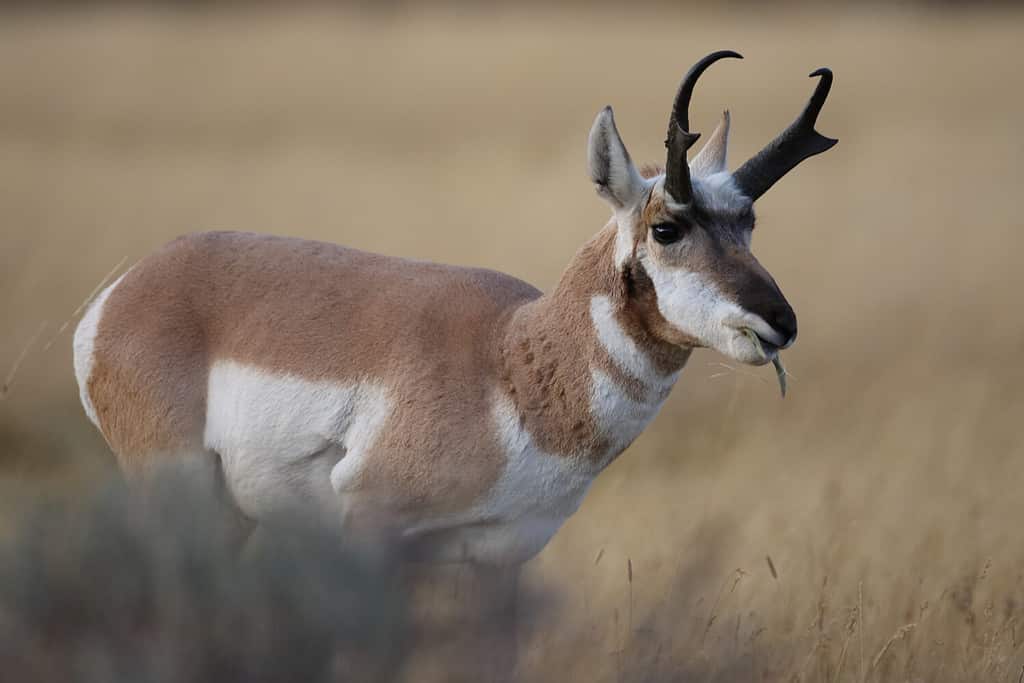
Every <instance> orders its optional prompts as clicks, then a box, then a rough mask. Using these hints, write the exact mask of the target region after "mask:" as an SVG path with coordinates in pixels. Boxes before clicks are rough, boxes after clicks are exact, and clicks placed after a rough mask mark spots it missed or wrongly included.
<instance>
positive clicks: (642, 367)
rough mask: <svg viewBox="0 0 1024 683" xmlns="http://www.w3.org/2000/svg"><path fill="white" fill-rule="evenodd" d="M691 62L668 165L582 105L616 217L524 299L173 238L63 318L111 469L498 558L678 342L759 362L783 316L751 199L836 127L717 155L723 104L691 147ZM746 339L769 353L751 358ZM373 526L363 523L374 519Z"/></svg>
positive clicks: (594, 468) (668, 381)
mask: <svg viewBox="0 0 1024 683" xmlns="http://www.w3.org/2000/svg"><path fill="white" fill-rule="evenodd" d="M724 57H733V58H739V57H740V55H739V54H737V53H735V52H731V51H722V52H716V53H714V54H711V55H709V56H707V57H705V58H704V59H703V60H701V61H700V62H698V63H697V64H696V65H694V67H693V68H692V69H691V70H690V71H689V72H688V73H687V75H686V77H685V78H684V79H683V81H682V83H681V85H680V87H679V90H678V94H677V95H676V98H675V102H674V106H673V108H672V112H671V116H670V120H669V129H668V138H667V140H666V147H667V149H668V153H667V161H666V164H665V168H664V171H663V172H662V171H660V170H657V169H651V170H647V171H644V172H641V171H639V170H638V169H637V168H636V166H634V164H633V162H632V161H631V159H630V155H629V153H628V152H627V151H626V147H625V145H624V144H623V141H622V139H621V137H620V136H619V133H618V131H617V129H616V126H615V120H614V118H613V114H612V110H611V108H610V107H606V108H605V109H603V110H602V111H601V112H600V113H598V115H597V117H596V120H595V121H594V124H593V127H592V129H591V131H590V135H589V141H588V155H587V156H588V162H589V170H590V177H591V179H592V181H593V183H594V184H595V186H596V188H597V192H598V194H599V195H600V196H601V197H603V198H604V199H605V200H606V201H607V202H608V204H609V205H610V206H611V210H612V217H611V219H610V220H609V222H608V223H607V224H606V225H605V226H604V228H603V229H601V230H600V231H599V232H598V233H597V234H596V235H595V236H594V237H593V238H592V239H591V240H590V241H589V242H587V243H586V244H585V245H584V246H583V247H582V248H581V249H580V251H579V252H578V253H577V254H576V255H575V257H574V258H573V259H572V261H571V262H570V263H569V266H568V268H567V269H566V271H565V273H564V274H563V276H562V278H561V280H560V281H559V283H558V285H557V286H556V287H555V288H554V289H553V290H552V291H551V292H549V293H547V294H543V293H541V292H540V291H538V290H537V289H535V288H534V287H532V286H530V285H529V284H527V283H525V282H522V281H520V280H518V279H516V278H513V277H511V276H508V275H504V274H502V273H498V272H493V271H489V270H482V269H474V268H463V267H454V266H448V265H437V264H433V263H424V262H417V261H410V260H404V259H400V258H394V257H389V256H381V255H376V254H370V253H365V252H361V251H357V250H354V249H349V248H345V247H341V246H336V245H334V244H326V243H319V242H310V241H304V240H299V239H288V238H282V237H272V236H266V235H256V234H248V233H239V232H211V233H202V234H194V235H189V236H185V237H182V238H179V239H177V240H175V241H173V242H171V243H170V244H168V245H166V246H165V247H163V248H162V249H160V250H159V251H157V252H156V253H154V254H152V255H150V256H148V257H147V258H145V259H143V260H142V261H141V262H139V263H138V264H136V265H135V266H133V267H132V268H131V269H130V270H129V271H128V272H126V273H125V274H124V275H123V276H121V278H120V279H118V280H117V281H116V282H114V283H113V284H112V285H111V286H110V287H108V288H107V289H106V290H104V291H103V292H102V293H101V294H100V295H99V296H98V297H97V299H96V301H95V302H94V303H93V304H92V306H91V307H90V308H89V310H88V312H87V313H86V315H85V316H84V318H83V319H82V321H81V323H80V324H79V326H78V328H77V331H76V332H75V339H74V361H75V373H76V376H77V379H78V383H79V386H80V391H81V400H82V403H83V405H84V407H85V411H86V413H87V414H88V416H89V418H90V419H91V420H92V422H93V423H95V424H96V426H97V427H98V428H99V430H100V431H101V432H102V433H103V436H104V437H105V438H106V440H107V442H108V443H109V444H110V446H111V448H112V449H113V451H114V452H115V453H116V454H117V456H118V459H119V462H120V464H121V466H122V468H123V469H125V470H126V471H128V472H129V473H131V472H138V471H143V470H147V469H149V468H151V467H153V466H154V465H156V464H158V463H161V462H168V461H170V460H181V459H183V458H184V457H185V456H190V459H196V458H197V459H199V460H201V461H205V462H208V463H212V465H211V467H212V469H213V470H214V471H216V472H217V476H218V477H220V478H221V481H222V482H223V484H224V488H225V490H226V492H227V493H228V494H229V496H230V500H232V501H233V503H234V504H235V505H237V508H238V509H239V510H240V511H241V512H242V513H244V515H245V516H247V517H248V518H250V519H252V520H256V521H259V520H264V519H267V518H269V517H270V516H272V515H273V514H274V513H275V512H276V511H278V510H283V509H287V508H291V507H294V506H298V507H300V508H301V507H305V508H307V509H316V510H317V511H318V514H322V515H324V516H327V517H332V518H336V519H338V520H340V523H341V525H342V528H343V529H351V530H352V531H353V534H354V535H356V536H358V535H359V534H360V533H361V532H364V531H366V532H370V533H371V534H372V536H373V538H375V539H385V538H386V539H387V540H389V541H390V542H393V543H394V544H395V545H396V546H398V547H402V548H409V549H411V550H412V551H415V553H416V555H417V556H418V557H424V558H426V559H429V560H431V561H435V562H472V563H475V564H479V565H497V566H515V565H519V564H520V563H522V562H524V561H526V560H527V559H529V558H531V557H532V556H534V555H535V554H536V553H537V552H539V551H540V550H541V548H543V547H544V546H545V544H546V543H547V542H548V541H549V539H550V538H551V537H552V535H553V534H554V533H555V532H556V530H557V529H558V528H559V527H560V526H561V525H562V524H563V522H565V521H566V519H567V518H568V517H569V516H570V515H572V514H573V513H574V512H575V511H576V509H577V508H578V507H579V505H580V503H581V501H582V499H583V496H584V494H585V493H586V492H587V489H588V488H589V486H590V484H591V482H592V481H593V480H594V478H595V477H596V476H597V475H598V474H599V473H600V472H601V471H602V470H603V469H604V468H605V467H607V466H608V464H609V463H610V462H612V460H614V459H615V457H616V456H618V455H619V454H620V453H621V452H622V451H623V450H625V448H626V447H627V446H629V444H630V443H631V442H632V441H633V440H634V439H635V438H636V437H637V436H638V435H639V433H640V432H641V430H643V429H644V427H645V426H646V425H647V424H648V422H650V420H651V419H652V418H653V417H654V416H655V414H656V413H657V412H658V409H659V408H660V407H661V405H662V404H663V402H664V401H665V399H666V397H667V396H668V394H669V391H670V390H671V389H672V386H673V385H674V384H675V382H676V380H677V378H678V377H679V374H680V372H681V370H682V369H683V366H684V365H685V364H686V362H687V359H688V358H689V357H690V353H691V351H692V350H693V349H694V348H697V347H710V348H713V349H716V350H718V351H719V352H721V353H723V354H725V355H726V356H729V357H730V358H732V359H735V360H736V361H739V362H744V363H751V364H760V363H764V362H766V361H767V360H769V359H770V358H771V357H772V356H773V355H774V354H776V353H777V352H778V350H779V349H784V348H786V347H788V346H789V345H790V344H792V343H793V341H794V339H795V338H796V332H797V324H796V317H795V315H794V313H793V310H792V308H791V307H790V305H789V303H788V302H787V301H786V299H785V297H783V295H782V292H781V291H780V290H779V287H778V286H777V285H776V283H775V281H774V280H773V279H772V277H771V275H769V273H768V271H767V270H765V269H764V267H762V266H761V264H760V263H759V262H758V261H757V260H756V259H755V258H754V256H753V254H752V253H751V251H750V240H751V231H752V230H753V227H754V211H753V203H754V202H755V201H756V200H757V199H758V198H759V197H760V196H761V195H763V194H764V193H765V192H766V191H767V190H768V189H769V188H770V187H771V186H772V185H773V184H774V183H775V182H776V181H777V180H779V179H780V178H781V177H782V176H783V175H785V174H786V173H787V172H788V171H790V170H791V169H792V168H793V167H795V166H796V165H797V164H798V163H800V162H801V161H803V160H804V159H806V158H807V157H810V156H812V155H814V154H818V153H820V152H824V151H825V150H827V149H829V148H830V147H831V146H832V145H834V144H835V143H836V140H833V139H830V138H826V137H824V136H822V135H820V134H819V133H817V132H816V131H815V130H814V124H815V121H816V119H817V116H818V114H819V112H820V110H821V107H822V105H823V104H824V101H825V99H826V97H827V95H828V92H829V89H830V87H831V83H832V73H831V72H830V71H829V70H828V69H819V70H817V71H815V72H814V73H812V74H811V76H816V77H820V80H819V81H818V83H817V86H816V89H815V91H814V94H813V96H812V97H811V99H810V101H809V103H808V104H807V106H806V108H805V110H804V111H803V113H802V114H801V115H800V117H799V118H798V119H797V120H796V121H795V122H794V123H793V124H791V125H790V126H789V127H788V128H787V129H786V130H785V131H784V132H783V133H781V134H780V135H779V137H778V138H776V139H775V140H774V141H772V142H771V143H770V144H769V145H768V146H766V147H765V148H764V149H763V150H762V151H761V152H760V153H758V154H757V155H756V156H754V157H753V158H752V159H750V160H749V161H747V162H746V163H745V164H743V165H742V166H741V167H740V168H739V169H737V170H736V171H735V172H733V173H730V172H729V171H728V170H727V169H726V149H727V146H728V136H729V114H728V112H726V113H724V114H723V118H722V121H721V123H720V124H719V126H718V128H717V129H716V130H715V132H714V133H713V135H712V136H711V138H710V139H709V141H708V142H707V144H706V145H705V146H704V147H703V149H702V150H701V151H700V152H699V153H698V154H697V155H696V157H695V158H694V159H693V160H692V162H689V163H688V162H687V150H688V149H689V148H690V147H691V146H692V145H693V144H694V142H695V141H696V140H697V137H698V134H696V133H693V132H691V131H690V127H689V120H688V119H689V116H688V108H689V102H690V97H691V95H692V92H693V88H694V85H695V83H696V81H697V80H698V78H699V77H700V75H701V74H702V73H703V72H704V70H705V69H706V68H707V67H708V66H710V65H711V64H712V63H713V62H715V61H717V60H719V59H722V58H724ZM766 355H767V357H766ZM378 534H381V535H378Z"/></svg>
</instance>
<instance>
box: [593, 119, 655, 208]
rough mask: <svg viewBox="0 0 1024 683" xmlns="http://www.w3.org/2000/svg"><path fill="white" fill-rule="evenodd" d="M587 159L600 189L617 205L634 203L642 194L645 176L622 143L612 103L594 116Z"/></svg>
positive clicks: (617, 206) (610, 201)
mask: <svg viewBox="0 0 1024 683" xmlns="http://www.w3.org/2000/svg"><path fill="white" fill-rule="evenodd" d="M587 161H588V162H589V164H590V179H591V180H592V181H594V185H595V186H596V187H597V193H598V194H599V195H601V196H602V197H604V198H605V199H606V200H607V201H608V203H610V204H611V205H612V206H613V207H614V208H616V209H621V208H624V207H627V206H631V205H632V204H635V203H637V202H638V201H639V200H640V198H641V197H642V196H643V190H644V180H643V178H641V177H640V172H639V171H637V170H636V166H634V165H633V160H632V159H630V158H629V152H627V151H626V146H625V145H624V144H622V138H621V137H620V136H619V131H618V130H617V129H616V128H615V116H614V115H613V114H612V108H611V107H605V108H604V109H602V110H601V112H600V113H599V114H598V115H597V118H596V119H594V125H593V127H592V128H591V129H590V140H589V142H588V144H587Z"/></svg>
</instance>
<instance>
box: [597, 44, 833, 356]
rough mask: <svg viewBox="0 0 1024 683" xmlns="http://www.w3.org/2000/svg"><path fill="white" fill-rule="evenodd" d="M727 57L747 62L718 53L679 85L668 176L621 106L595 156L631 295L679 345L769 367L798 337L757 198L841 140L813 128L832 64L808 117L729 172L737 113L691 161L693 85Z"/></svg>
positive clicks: (649, 322)
mask: <svg viewBox="0 0 1024 683" xmlns="http://www.w3.org/2000/svg"><path fill="white" fill-rule="evenodd" d="M724 57H736V58H741V57H740V55H739V54H737V53H735V52H731V51H722V52H715V53H713V54H711V55H708V56H707V57H705V58H704V59H702V60H701V61H699V62H698V63H697V64H695V65H694V66H693V68H692V69H690V71H689V73H687V75H686V77H685V78H684V79H683V82H682V84H681V85H680V86H679V92H678V94H677V95H676V99H675V104H674V105H673V107H672V114H671V116H670V119H669V128H668V138H667V139H666V140H665V146H666V147H667V149H668V155H667V156H668V158H667V161H666V164H665V171H664V173H660V172H657V173H644V174H641V172H640V171H638V170H637V168H636V167H635V166H634V165H633V162H632V160H631V159H630V156H629V152H627V151H626V147H625V145H624V144H623V142H622V138H621V137H620V136H619V133H618V130H616V128H615V119H614V117H613V115H612V110H611V108H610V107H605V109H604V110H603V111H601V112H600V113H599V114H598V115H597V119H596V120H595V121H594V126H593V128H592V129H591V131H590V140H589V149H588V158H589V164H590V175H591V179H592V180H593V181H594V184H595V185H596V186H597V190H598V194H600V195H601V196H602V197H604V198H605V200H607V201H608V203H609V204H611V206H612V209H613V210H614V214H615V221H616V223H617V237H616V247H615V266H616V268H617V269H618V270H619V271H620V273H621V275H622V279H623V282H624V283H625V296H627V297H629V298H630V300H631V302H632V303H634V304H636V305H635V306H634V308H635V309H636V310H638V311H641V312H642V313H641V314H642V315H643V316H644V318H645V319H644V320H643V323H644V325H645V327H647V329H648V330H650V331H651V332H652V333H653V334H655V335H656V336H658V337H659V338H661V339H662V340H664V341H668V342H671V343H673V344H676V345H680V346H690V347H693V346H708V347H711V348H714V349H716V350H718V351H720V352H722V353H724V354H726V355H727V356H730V357H732V358H734V359H736V360H738V361H741V362H745V363H753V364H760V363H764V362H767V361H768V360H769V359H771V358H772V357H773V356H774V355H775V353H776V352H777V351H778V349H781V348H786V347H787V346H789V345H790V344H792V343H793V341H794V340H795V339H796V329H797V328H796V315H795V314H794V313H793V309H792V308H791V307H790V305H789V302H787V301H786V298H785V297H784V296H783V295H782V292H781V291H780V290H779V286H778V285H777V284H776V283H775V280H774V279H772V276H771V275H770V274H769V273H768V271H767V270H765V268H764V266H762V265H761V264H760V263H759V262H758V261H757V259H756V258H754V255H753V254H752V253H751V251H750V238H751V232H752V231H753V229H754V208H753V206H754V202H755V201H756V200H757V199H758V198H759V197H760V196H761V195H763V194H764V193H765V192H766V191H767V190H768V188H770V187H771V186H772V185H774V184H775V182H776V181H777V180H779V179H780V178H781V177H782V176H783V175H785V174H786V173H788V172H789V171H790V170H791V169H792V168H793V167H795V166H796V165H797V164H799V163H800V162H801V161H803V160H804V159H806V158H807V157H810V156H813V155H815V154H818V153H820V152H824V151H825V150H827V149H829V148H830V147H832V146H833V145H834V144H836V142H837V140H833V139H830V138H826V137H824V136H822V135H820V134H819V133H818V132H817V131H815V130H814V123H815V120H816V119H817V117H818V113H819V112H820V111H821V107H822V105H823V104H824V102H825V98H826V97H827V96H828V91H829V89H830V88H831V85H832V72H831V71H829V70H828V69H818V70H817V71H815V72H814V73H812V74H811V76H819V77H820V80H819V82H818V85H817V88H816V89H815V91H814V94H813V95H812V97H811V99H810V102H809V103H808V104H807V107H806V108H805V109H804V111H803V113H802V114H801V115H800V116H799V118H797V120H796V121H794V122H793V123H792V124H791V125H790V126H789V128H787V129H786V130H785V131H783V132H782V133H781V134H780V135H779V136H778V137H777V138H776V139H775V140H773V141H772V142H771V143H770V144H769V145H768V146H767V147H765V148H764V149H763V150H762V151H761V152H759V153H758V154H757V155H756V156H754V157H753V158H752V159H750V160H749V161H747V162H746V163H745V164H743V165H742V166H741V167H740V168H739V169H737V170H736V171H735V172H732V173H730V172H729V171H728V170H727V168H726V150H727V148H728V143H729V113H728V112H725V113H724V114H723V116H722V121H721V123H720V124H719V125H718V128H717V129H716V130H715V132H714V133H713V134H712V136H711V138H710V139H709V140H708V142H707V143H706V144H705V145H704V147H703V148H702V149H701V150H700V152H699V153H698V154H697V156H696V157H694V159H693V160H692V161H691V162H690V163H689V164H688V163H687V159H686V154H687V150H688V149H689V148H690V147H691V146H692V145H693V143H694V142H696V140H697V138H698V137H699V134H697V133H693V132H691V131H690V126H689V114H688V109H689V104H690V96H691V95H692V93H693V87H694V85H695V84H696V81H697V79H698V78H699V77H700V75H701V74H702V73H703V72H704V70H705V69H707V67H708V66H710V65H711V64H712V63H714V62H715V61H718V60H719V59H722V58H724ZM751 333H753V334H751ZM753 335H756V337H757V338H759V339H755V338H752V337H753ZM758 341H760V344H758ZM759 346H760V348H759ZM766 354H767V357H766Z"/></svg>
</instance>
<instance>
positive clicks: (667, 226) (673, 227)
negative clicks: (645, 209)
mask: <svg viewBox="0 0 1024 683" xmlns="http://www.w3.org/2000/svg"><path fill="white" fill-rule="evenodd" d="M685 232H686V230H685V229H684V228H683V226H682V225H680V224H679V223H658V224H657V225H652V226H651V234H652V235H654V241H655V242H657V243H658V244H672V243H673V242H676V241H678V240H679V238H681V237H682V236H683V234H684V233H685Z"/></svg>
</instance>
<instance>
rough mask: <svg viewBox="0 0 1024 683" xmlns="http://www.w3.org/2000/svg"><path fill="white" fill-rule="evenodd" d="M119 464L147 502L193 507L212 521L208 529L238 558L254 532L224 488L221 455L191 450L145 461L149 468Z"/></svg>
mask: <svg viewBox="0 0 1024 683" xmlns="http://www.w3.org/2000/svg"><path fill="white" fill-rule="evenodd" d="M140 461H141V462H147V460H143V459H133V460H132V461H130V462H129V463H126V462H125V461H124V460H123V459H122V461H121V465H122V467H121V469H122V471H123V472H124V474H125V477H126V479H127V480H128V482H129V484H130V485H131V486H133V487H134V488H136V489H138V490H141V491H142V492H143V493H145V494H146V496H147V498H150V499H163V501H165V502H168V503H171V504H176V505H190V506H194V508H193V510H194V511H195V510H198V511H201V512H202V513H203V514H207V515H209V516H210V517H211V519H210V520H209V525H208V528H209V529H210V530H211V531H213V530H215V532H216V533H218V534H221V535H223V537H224V542H225V543H227V544H228V546H229V547H230V549H231V551H232V552H233V553H234V554H239V553H240V552H241V551H242V549H243V547H244V545H245V544H246V542H247V540H248V538H249V537H250V536H251V535H252V532H253V531H254V529H255V528H256V522H255V521H254V520H252V519H251V518H249V517H248V516H247V515H246V514H245V513H244V512H243V511H242V509H241V508H240V507H239V506H238V504H237V503H236V502H235V499H234V496H233V495H232V493H231V491H230V489H229V488H228V486H227V482H226V480H225V477H224V469H223V467H222V464H221V459H220V455H218V454H217V453H216V452H214V451H210V450H190V451H187V452H183V453H179V454H175V455H173V456H172V457H161V458H153V459H148V462H151V463H153V462H155V463H156V464H151V465H148V466H144V467H142V466H133V464H132V463H137V462H140Z"/></svg>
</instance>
